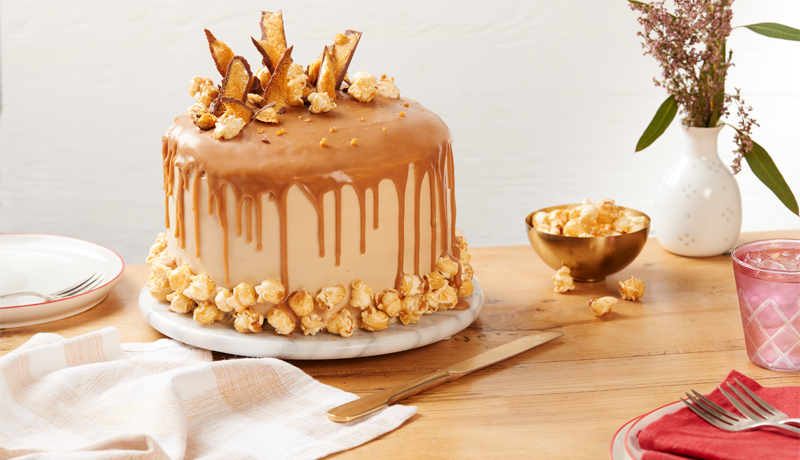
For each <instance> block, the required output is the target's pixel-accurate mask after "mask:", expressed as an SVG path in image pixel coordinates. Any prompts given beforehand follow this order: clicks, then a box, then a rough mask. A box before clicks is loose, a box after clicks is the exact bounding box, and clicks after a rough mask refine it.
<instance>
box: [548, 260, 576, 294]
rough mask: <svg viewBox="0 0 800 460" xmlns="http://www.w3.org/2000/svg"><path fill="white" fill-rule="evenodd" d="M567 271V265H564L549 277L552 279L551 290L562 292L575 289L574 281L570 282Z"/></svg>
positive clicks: (568, 270) (570, 278)
mask: <svg viewBox="0 0 800 460" xmlns="http://www.w3.org/2000/svg"><path fill="white" fill-rule="evenodd" d="M569 272H570V269H569V267H567V266H566V265H564V266H563V267H561V268H559V269H558V271H557V272H556V274H555V275H553V277H552V278H550V279H552V280H553V291H555V292H558V293H559V294H563V293H565V292H567V291H571V290H573V289H575V283H573V282H572V277H571V276H569Z"/></svg>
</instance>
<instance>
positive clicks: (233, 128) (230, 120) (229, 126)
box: [214, 109, 247, 139]
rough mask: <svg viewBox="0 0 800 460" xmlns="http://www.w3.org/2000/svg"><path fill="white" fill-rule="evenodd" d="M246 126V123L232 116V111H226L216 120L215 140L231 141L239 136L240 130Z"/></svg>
mask: <svg viewBox="0 0 800 460" xmlns="http://www.w3.org/2000/svg"><path fill="white" fill-rule="evenodd" d="M246 124H247V122H246V121H244V120H242V119H241V118H239V117H237V116H236V115H234V113H233V110H231V109H228V111H227V112H225V114H224V115H222V116H221V117H219V118H217V123H216V125H215V126H216V127H215V128H214V138H215V139H220V138H223V139H231V138H234V137H236V136H238V135H239V132H241V131H242V128H244V126H245V125H246Z"/></svg>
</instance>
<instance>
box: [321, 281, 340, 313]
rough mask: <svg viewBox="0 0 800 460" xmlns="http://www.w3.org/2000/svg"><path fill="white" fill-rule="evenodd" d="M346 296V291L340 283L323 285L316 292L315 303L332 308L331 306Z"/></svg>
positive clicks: (337, 303)
mask: <svg viewBox="0 0 800 460" xmlns="http://www.w3.org/2000/svg"><path fill="white" fill-rule="evenodd" d="M345 297H347V291H346V290H345V289H344V286H342V285H341V284H339V285H337V286H323V287H322V289H320V291H319V292H318V293H317V304H318V305H319V306H320V307H321V308H325V309H327V310H333V307H335V306H337V305H339V304H340V303H342V300H344V298H345Z"/></svg>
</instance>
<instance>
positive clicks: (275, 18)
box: [261, 10, 286, 71]
mask: <svg viewBox="0 0 800 460" xmlns="http://www.w3.org/2000/svg"><path fill="white" fill-rule="evenodd" d="M261 40H262V41H266V42H268V43H269V44H270V45H271V47H270V48H271V49H270V48H265V51H266V52H267V54H268V55H269V60H270V61H272V63H273V64H274V65H275V67H277V66H278V64H277V63H278V61H279V60H280V59H281V56H282V55H283V53H285V52H286V33H285V32H284V30H283V13H282V12H281V10H278V11H277V12H275V13H271V12H269V11H262V12H261ZM267 67H269V66H267ZM271 70H272V69H270V71H271Z"/></svg>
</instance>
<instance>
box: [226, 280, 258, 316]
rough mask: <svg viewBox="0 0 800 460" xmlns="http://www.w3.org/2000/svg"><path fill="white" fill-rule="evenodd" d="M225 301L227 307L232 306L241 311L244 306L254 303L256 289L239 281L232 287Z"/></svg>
mask: <svg viewBox="0 0 800 460" xmlns="http://www.w3.org/2000/svg"><path fill="white" fill-rule="evenodd" d="M226 302H227V306H228V307H233V309H234V310H236V311H237V312H241V311H242V310H244V309H245V308H247V307H249V306H251V305H255V304H256V290H255V289H253V286H250V285H249V284H247V283H239V284H238V285H237V286H236V287H235V288H233V294H232V295H231V296H230V297H228V298H227V299H226ZM217 306H219V304H217ZM220 309H222V307H220Z"/></svg>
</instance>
